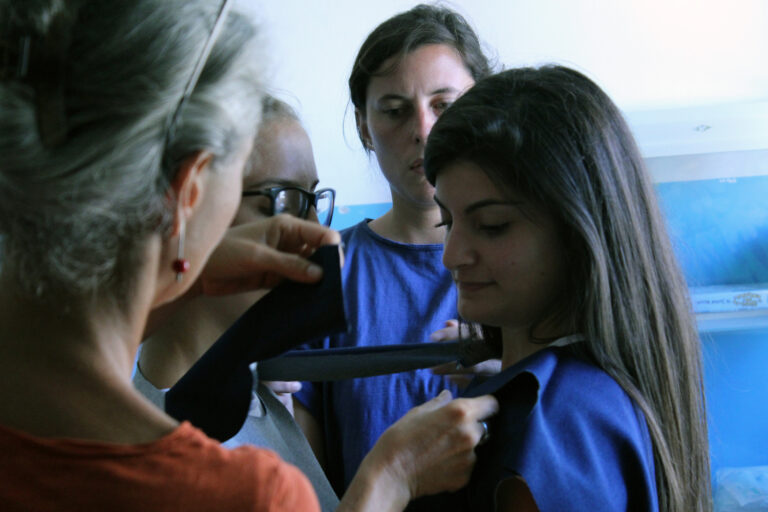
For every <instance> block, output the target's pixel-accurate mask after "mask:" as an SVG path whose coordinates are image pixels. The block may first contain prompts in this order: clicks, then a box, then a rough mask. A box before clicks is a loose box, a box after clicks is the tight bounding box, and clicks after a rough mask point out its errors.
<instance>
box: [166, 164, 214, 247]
mask: <svg viewBox="0 0 768 512" xmlns="http://www.w3.org/2000/svg"><path fill="white" fill-rule="evenodd" d="M212 160H213V154H212V153H211V152H210V151H197V152H196V153H194V154H192V155H190V156H189V157H187V158H186V159H185V160H184V161H183V162H182V163H181V165H180V166H179V170H178V171H176V176H175V177H174V178H173V181H172V182H171V186H170V188H169V190H168V194H169V195H170V196H171V197H170V199H171V200H174V199H175V201H176V205H175V208H174V210H175V212H174V216H173V230H172V231H171V236H176V235H178V234H179V230H180V229H181V226H183V225H184V224H186V221H187V220H188V219H189V218H190V217H191V216H192V212H193V211H194V210H195V208H196V207H197V206H198V205H199V204H200V200H201V199H202V198H203V192H204V191H205V179H204V178H205V175H204V171H206V170H207V169H208V167H209V166H210V164H211V161H212Z"/></svg>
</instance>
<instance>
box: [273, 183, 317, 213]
mask: <svg viewBox="0 0 768 512" xmlns="http://www.w3.org/2000/svg"><path fill="white" fill-rule="evenodd" d="M308 206H309V204H308V202H307V198H306V197H304V194H302V193H301V191H299V190H295V189H286V190H281V191H280V192H278V193H277V196H275V214H278V213H288V214H290V215H293V216H294V217H302V218H303V217H306V215H307V210H308Z"/></svg>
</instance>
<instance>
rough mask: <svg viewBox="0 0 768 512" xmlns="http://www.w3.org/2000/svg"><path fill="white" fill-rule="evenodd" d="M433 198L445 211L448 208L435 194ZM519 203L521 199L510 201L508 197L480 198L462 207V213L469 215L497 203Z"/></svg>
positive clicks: (514, 204)
mask: <svg viewBox="0 0 768 512" xmlns="http://www.w3.org/2000/svg"><path fill="white" fill-rule="evenodd" d="M433 199H434V200H435V202H436V203H437V205H438V206H439V207H440V208H442V209H443V210H446V211H447V210H448V208H446V207H445V205H444V204H443V203H441V202H440V200H439V199H438V198H437V196H434V197H433ZM521 203H522V201H510V200H508V199H482V200H480V201H477V202H475V203H472V204H470V205H469V206H467V207H466V208H464V214H465V215H469V214H470V213H472V212H475V211H477V210H479V209H481V208H485V207H487V206H499V205H500V206H517V205H519V204H521Z"/></svg>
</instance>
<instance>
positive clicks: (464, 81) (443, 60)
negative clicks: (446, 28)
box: [368, 44, 474, 100]
mask: <svg viewBox="0 0 768 512" xmlns="http://www.w3.org/2000/svg"><path fill="white" fill-rule="evenodd" d="M379 70H380V71H384V72H385V73H384V74H381V75H377V76H374V77H372V78H371V81H370V83H369V84H368V98H369V99H374V100H375V98H376V96H379V95H382V94H402V95H404V96H408V95H410V94H412V93H414V92H416V90H418V89H422V91H419V92H427V93H429V92H432V91H434V90H438V89H444V88H449V89H454V90H457V91H464V90H466V89H468V88H469V87H471V86H472V85H473V84H474V79H473V78H472V75H471V74H470V72H469V70H468V69H467V67H466V66H465V65H464V61H463V60H462V58H461V55H460V54H459V52H458V51H456V49H454V48H452V47H451V46H447V45H444V44H429V45H424V46H420V47H418V48H416V49H415V50H413V51H411V52H410V53H407V54H406V55H404V56H395V57H390V58H389V59H387V60H385V61H384V63H383V64H382V65H381V67H380V68H379Z"/></svg>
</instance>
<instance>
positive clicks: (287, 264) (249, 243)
mask: <svg viewBox="0 0 768 512" xmlns="http://www.w3.org/2000/svg"><path fill="white" fill-rule="evenodd" d="M340 243H341V236H340V235H339V233H338V232H337V231H334V230H332V229H330V228H328V227H325V226H321V225H320V224H318V223H316V222H311V221H307V220H303V219H298V218H296V217H292V216H290V215H287V214H284V215H276V216H274V217H269V218H266V219H263V220H257V221H254V222H249V223H246V224H239V225H237V226H233V227H231V228H229V229H228V230H227V232H226V234H225V235H224V238H223V239H222V241H221V242H220V243H219V245H217V246H216V249H215V250H214V251H213V254H211V257H210V258H209V259H208V262H207V263H206V265H205V268H204V269H203V272H202V274H201V276H200V278H199V279H198V283H196V285H197V286H198V288H199V289H198V292H202V293H203V294H205V295H228V294H231V293H240V292H246V291H252V290H256V289H263V288H272V287H274V286H275V285H277V284H278V283H279V282H280V281H282V280H283V279H291V280H293V281H299V282H308V283H311V282H315V281H318V280H320V278H321V276H322V269H321V268H320V267H319V266H318V265H315V264H314V263H312V262H310V261H309V260H307V259H306V258H307V256H309V255H310V254H312V253H313V252H314V251H315V250H316V249H317V248H319V247H321V246H323V245H338V244H340Z"/></svg>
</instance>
